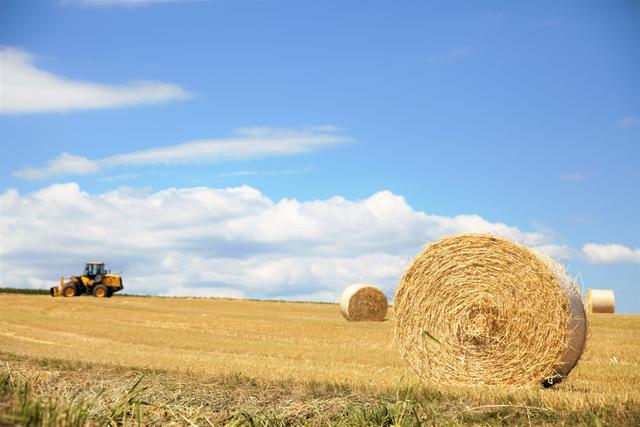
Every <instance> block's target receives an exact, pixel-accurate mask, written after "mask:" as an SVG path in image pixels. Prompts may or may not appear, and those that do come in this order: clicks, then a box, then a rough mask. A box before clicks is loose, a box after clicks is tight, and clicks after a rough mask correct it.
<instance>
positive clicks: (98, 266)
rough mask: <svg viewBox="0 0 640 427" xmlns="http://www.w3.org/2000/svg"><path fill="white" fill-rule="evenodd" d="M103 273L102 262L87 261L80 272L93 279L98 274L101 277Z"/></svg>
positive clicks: (104, 271)
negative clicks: (82, 271)
mask: <svg viewBox="0 0 640 427" xmlns="http://www.w3.org/2000/svg"><path fill="white" fill-rule="evenodd" d="M105 273H106V270H105V269H104V262H88V263H87V264H86V265H85V266H84V273H82V275H83V276H87V277H89V278H90V279H95V278H96V277H98V276H99V277H102V276H103V275H104V274H105Z"/></svg>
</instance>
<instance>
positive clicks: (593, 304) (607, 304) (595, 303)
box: [586, 289, 616, 313]
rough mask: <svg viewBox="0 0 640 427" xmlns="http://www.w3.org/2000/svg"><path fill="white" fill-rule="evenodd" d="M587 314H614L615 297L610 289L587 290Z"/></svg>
mask: <svg viewBox="0 0 640 427" xmlns="http://www.w3.org/2000/svg"><path fill="white" fill-rule="evenodd" d="M586 301H587V313H615V312H616V297H615V295H614V294H613V291H612V290H611V289H588V290H587V298H586Z"/></svg>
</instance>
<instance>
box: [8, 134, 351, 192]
mask: <svg viewBox="0 0 640 427" xmlns="http://www.w3.org/2000/svg"><path fill="white" fill-rule="evenodd" d="M338 132H339V129H338V128H335V127H332V126H319V127H310V128H305V129H277V128H269V127H252V128H241V129H236V130H235V131H234V135H233V136H232V137H229V138H220V139H203V140H196V141H189V142H185V143H182V144H175V145H169V146H166V147H156V148H150V149H147V150H140V151H132V152H129V153H123V154H118V155H115V156H110V157H105V158H103V159H96V160H91V159H88V158H86V157H82V156H75V155H71V154H67V153H62V154H61V155H60V156H59V157H57V158H56V159H54V160H52V161H50V162H49V164H48V165H47V166H44V167H34V166H28V167H26V168H23V169H20V170H18V171H16V172H14V173H13V176H15V177H17V178H22V179H29V180H41V179H48V178H55V177H59V176H63V175H71V174H73V175H84V174H90V173H96V172H98V171H105V170H107V169H110V168H114V167H118V166H142V165H157V164H162V165H175V164H189V163H202V162H222V161H229V160H250V159H257V158H262V157H268V156H286V155H293V154H300V153H304V152H308V151H312V150H315V149H318V148H321V147H325V146H331V145H336V144H340V143H344V142H347V141H349V140H350V139H349V138H348V137H346V136H344V135H341V134H339V133H338Z"/></svg>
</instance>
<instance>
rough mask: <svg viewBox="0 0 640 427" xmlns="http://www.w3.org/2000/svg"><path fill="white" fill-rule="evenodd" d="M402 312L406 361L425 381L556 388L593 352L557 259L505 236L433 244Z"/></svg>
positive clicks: (414, 269)
mask: <svg viewBox="0 0 640 427" xmlns="http://www.w3.org/2000/svg"><path fill="white" fill-rule="evenodd" d="M394 308H395V310H396V322H397V327H396V337H397V340H398V343H399V345H400V348H401V351H402V354H403V356H404V358H405V359H406V360H407V361H408V362H409V364H410V365H411V366H412V367H413V368H414V370H415V371H416V373H417V375H418V376H419V377H420V378H422V379H423V380H424V381H434V382H438V383H445V382H446V383H453V384H479V383H480V384H510V385H526V384H540V383H542V382H546V383H549V382H552V381H553V380H555V379H556V378H563V377H564V376H566V375H567V374H568V372H569V371H570V370H571V369H572V368H573V366H574V365H575V363H576V361H577V360H578V358H579V356H580V355H581V353H582V350H583V348H584V342H585V334H586V315H585V312H584V308H583V306H582V303H581V302H580V295H579V292H578V290H577V287H576V286H575V284H574V282H573V280H572V279H571V278H570V277H569V276H567V274H566V273H565V272H564V269H563V268H562V267H561V266H560V265H559V264H557V263H556V262H555V261H553V260H551V259H550V258H548V257H544V256H542V255H540V254H538V253H535V252H533V251H532V250H530V249H528V248H526V247H524V246H521V245H518V244H515V243H513V242H511V241H509V240H506V239H503V238H499V237H496V236H491V235H484V234H467V235H459V236H454V237H447V238H444V239H442V240H440V241H438V242H436V243H433V244H431V245H429V246H428V247H426V248H425V249H424V250H423V251H422V253H420V254H419V255H418V256H417V257H416V259H415V260H414V261H413V262H412V263H411V265H410V266H409V267H408V268H407V270H406V271H405V272H404V275H403V276H402V279H401V280H400V285H399V287H398V291H397V293H396V296H395V299H394Z"/></svg>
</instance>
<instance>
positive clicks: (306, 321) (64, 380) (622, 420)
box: [0, 294, 640, 425]
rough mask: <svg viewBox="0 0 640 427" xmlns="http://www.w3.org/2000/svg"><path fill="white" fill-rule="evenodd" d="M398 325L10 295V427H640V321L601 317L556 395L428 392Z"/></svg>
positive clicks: (6, 371) (300, 309) (252, 304)
mask: <svg viewBox="0 0 640 427" xmlns="http://www.w3.org/2000/svg"><path fill="white" fill-rule="evenodd" d="M389 318H390V319H391V320H390V321H385V322H348V321H346V320H345V319H344V318H343V317H342V316H341V314H340V310H339V308H338V306H337V305H333V304H305V303H283V302H257V301H238V300H224V299H186V298H185V299H178V298H176V299H170V298H139V297H123V296H117V297H114V298H112V299H110V300H98V299H94V298H89V297H85V298H74V299H64V298H58V299H53V298H49V297H46V296H39V295H19V294H0V363H1V365H2V366H0V394H1V396H2V397H0V414H3V415H0V416H1V417H4V418H0V425H1V424H3V423H11V422H14V423H17V424H24V420H25V418H24V417H25V416H27V415H29V414H32V413H31V412H28V411H27V412H26V413H25V411H26V410H25V409H24V408H25V407H26V408H31V407H36V406H38V405H40V406H42V408H44V409H42V408H41V409H40V412H38V413H39V414H40V415H39V416H40V417H42V416H45V415H42V414H50V413H52V412H53V413H54V414H58V415H59V416H60V417H63V418H64V417H66V418H65V419H69V420H74V419H79V420H84V421H86V420H88V421H92V422H95V423H97V424H103V423H106V422H122V421H123V419H127V417H128V419H131V417H133V418H134V419H135V418H136V417H139V419H140V420H141V421H142V423H143V424H149V423H158V424H167V423H170V422H173V423H176V424H177V425H189V424H190V423H194V424H199V425H200V424H205V425H208V423H211V424H213V425H219V424H234V423H235V424H237V425H244V424H246V425H250V424H251V422H254V423H255V424H265V425H279V424H281V423H292V424H307V425H308V424H311V425H326V424H327V423H334V424H341V425H361V424H367V423H369V424H371V425H380V424H383V423H385V422H386V423H394V422H397V423H399V424H401V425H414V424H415V423H416V422H427V423H429V424H430V423H436V424H438V425H441V424H445V423H451V424H454V425H455V424H465V423H472V424H474V423H475V424H477V423H488V424H500V423H503V422H513V423H516V424H526V423H528V422H531V423H532V424H549V425H551V424H557V423H565V424H591V425H597V424H598V423H600V424H605V425H606V424H611V425H638V424H640V316H638V315H592V316H591V320H592V322H591V325H590V331H589V334H590V336H589V340H588V343H587V348H586V351H585V353H584V355H583V357H582V359H581V361H580V362H579V364H578V365H577V367H576V369H575V370H574V371H573V372H572V373H571V374H570V375H569V377H568V378H567V379H566V380H565V381H564V382H563V383H561V384H559V385H558V386H556V387H554V388H552V389H546V390H545V389H541V388H537V387H531V388H520V389H518V388H509V387H489V386H485V387H465V386H454V385H448V386H443V385H438V384H431V385H423V384H420V383H419V382H418V380H417V379H416V377H415V376H414V374H413V373H412V371H411V370H410V369H409V368H408V366H406V365H405V364H404V363H403V362H402V360H401V358H400V354H399V351H398V349H397V347H396V346H395V344H393V342H392V341H393V313H392V312H390V313H389ZM138 380H140V381H139V383H138ZM136 383H137V385H136ZM27 385H28V387H29V393H21V392H19V391H20V390H22V389H21V388H20V387H27ZM55 398H60V399H56V402H55V403H53V402H52V399H55ZM24 399H28V401H29V402H30V403H29V404H28V405H25V404H24ZM29 405H31V406H29ZM21 408H22V409H21ZM21 411H22V412H21ZM47 411H49V412H47ZM25 414H26V415H25ZM60 414H62V415H60ZM69 414H71V415H69ZM32 415H33V414H32ZM20 417H23V418H20ZM74 417H75V418H74ZM84 421H83V422H84Z"/></svg>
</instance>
